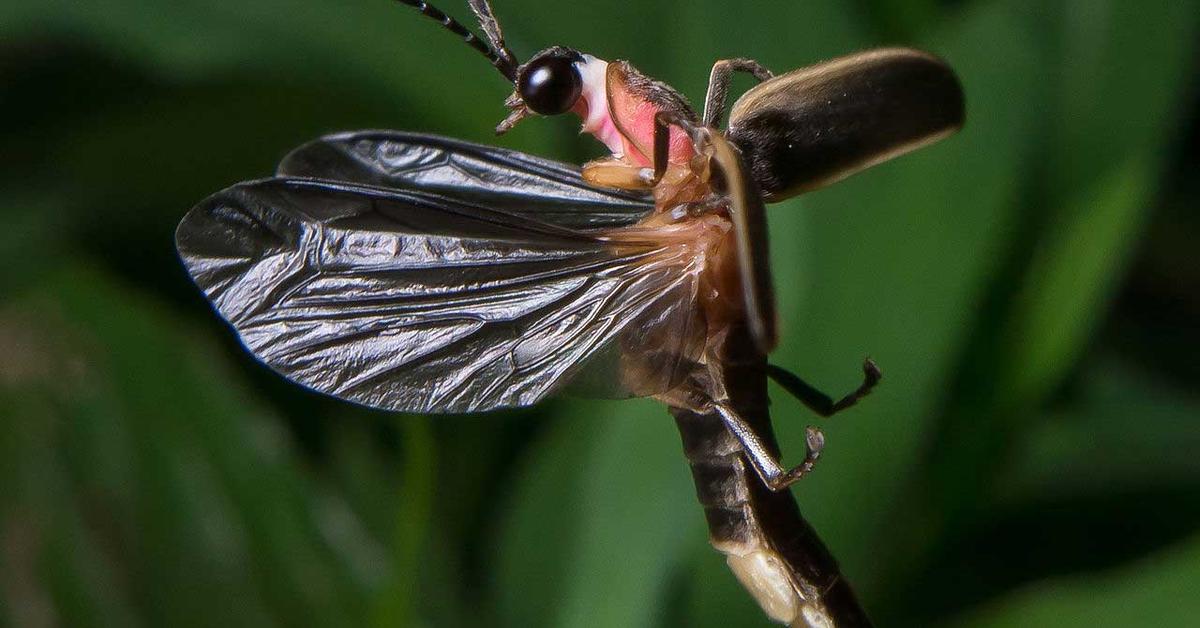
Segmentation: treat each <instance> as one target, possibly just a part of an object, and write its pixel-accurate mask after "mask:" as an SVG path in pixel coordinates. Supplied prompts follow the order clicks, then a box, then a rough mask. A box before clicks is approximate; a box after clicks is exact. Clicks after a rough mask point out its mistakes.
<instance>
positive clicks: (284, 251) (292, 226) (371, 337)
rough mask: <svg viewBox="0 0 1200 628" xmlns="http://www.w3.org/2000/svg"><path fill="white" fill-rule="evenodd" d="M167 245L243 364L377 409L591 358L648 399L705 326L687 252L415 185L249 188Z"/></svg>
mask: <svg viewBox="0 0 1200 628" xmlns="http://www.w3.org/2000/svg"><path fill="white" fill-rule="evenodd" d="M337 174H339V175H341V174H344V172H340V171H339V172H338V173H337ZM417 187H420V186H417ZM453 189H454V190H459V189H461V188H453ZM564 203H565V202H564ZM565 207H567V205H564V209H565ZM576 211H578V210H576ZM176 244H177V247H178V249H179V252H180V255H181V257H182V258H183V260H184V262H185V264H186V266H187V268H188V271H189V272H190V273H191V275H192V277H193V279H194V280H195V281H196V283H197V284H198V285H199V286H200V288H201V289H202V290H203V291H204V292H205V294H206V295H207V296H208V298H209V300H210V301H212V303H213V304H214V306H215V307H216V309H217V310H218V311H219V312H220V314H221V315H222V316H223V317H224V318H225V319H226V320H227V321H228V322H229V323H230V324H231V325H232V326H233V327H234V329H235V330H236V331H237V333H238V334H239V336H240V337H241V340H242V341H243V343H244V344H245V345H246V346H247V347H248V348H249V349H250V351H252V352H253V353H254V354H255V356H257V357H258V358H259V359H260V360H262V361H263V362H264V363H266V364H267V365H268V366H270V367H271V368H273V369H274V370H276V371H278V372H279V373H281V374H283V375H284V376H286V377H288V378H289V379H292V380H293V381H296V382H298V383H300V384H303V385H305V386H307V387H310V388H313V389H316V390H318V391H321V392H324V393H328V394H331V395H334V396H336V397H340V398H343V399H346V400H350V401H354V402H357V403H360V404H363V405H367V406H371V407H374V408H381V409H387V410H396V411H412V412H421V413H438V412H475V411H482V410H488V409H493V408H500V407H514V406H524V405H528V404H531V403H534V402H536V401H538V400H539V399H541V398H543V397H544V396H546V395H548V394H550V393H553V392H555V391H558V390H560V389H562V388H563V387H564V386H565V385H566V384H567V383H568V382H570V381H571V380H572V378H574V377H575V376H576V375H577V374H578V373H579V372H580V370H581V369H582V368H583V367H584V365H585V364H587V363H590V362H594V361H596V360H597V359H599V358H604V359H606V360H610V361H612V363H613V364H614V365H615V366H618V367H621V368H620V369H619V371H618V372H619V373H623V375H614V377H616V378H618V379H619V380H621V381H617V382H615V383H617V384H618V386H617V387H619V388H622V389H624V390H626V391H627V392H629V393H632V394H654V393H656V392H661V391H662V390H665V389H666V388H667V387H668V386H670V385H671V384H672V379H673V378H675V377H676V373H677V371H678V370H679V369H677V368H676V366H677V365H678V364H679V363H680V362H681V361H683V360H686V359H690V356H689V352H691V351H692V349H690V348H689V347H691V346H693V345H694V344H695V342H694V341H695V337H696V333H698V331H697V330H698V329H699V327H700V325H699V324H698V323H697V321H696V320H695V317H696V313H695V311H696V308H695V307H694V303H695V300H696V291H697V287H696V279H695V274H696V273H695V272H694V271H695V269H694V268H693V265H694V263H695V262H694V260H692V259H690V256H689V255H688V253H687V251H686V250H685V249H684V248H682V247H677V246H676V247H672V246H665V245H661V244H656V243H655V242H653V241H648V240H647V241H637V240H636V239H630V238H623V239H621V242H620V243H619V244H616V243H614V242H612V241H611V240H610V239H609V238H608V237H606V236H605V235H603V234H602V233H600V232H592V231H585V230H578V229H568V228H565V227H562V226H558V225H555V224H550V223H547V222H542V221H538V220H534V219H531V218H529V217H528V216H526V215H521V214H516V213H511V212H508V211H502V210H498V209H496V208H493V207H485V206H480V205H475V204H470V203H468V202H465V201H464V200H462V199H455V198H450V197H448V196H445V195H439V194H435V193H430V192H427V191H412V190H401V189H388V188H383V187H375V186H368V185H361V184H356V183H346V182H333V181H320V180H314V179H298V178H276V179H269V180H263V181H258V182H250V183H244V184H240V185H236V186H234V187H232V188H230V189H228V190H225V191H224V192H221V193H218V194H216V195H215V196H213V197H211V198H209V199H207V200H206V201H204V202H203V203H201V204H200V205H198V206H197V207H196V208H194V209H193V210H192V211H191V212H190V213H189V214H188V215H187V217H186V218H185V219H184V220H183V222H182V223H181V224H180V226H179V229H178V231H177V234H176Z"/></svg>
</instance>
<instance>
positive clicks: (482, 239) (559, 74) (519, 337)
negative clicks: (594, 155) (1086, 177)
mask: <svg viewBox="0 0 1200 628" xmlns="http://www.w3.org/2000/svg"><path fill="white" fill-rule="evenodd" d="M398 1H399V2H401V3H403V4H407V5H411V6H412V7H415V8H416V9H418V10H419V11H420V12H421V13H422V14H424V15H426V16H428V17H430V18H432V19H434V20H436V21H438V22H439V23H440V24H441V25H442V26H443V27H445V28H446V29H448V30H449V31H451V32H453V33H455V34H457V35H458V36H459V37H461V38H462V40H463V41H464V42H465V43H467V44H468V45H470V46H471V47H472V48H474V49H475V50H477V51H478V52H480V53H481V54H483V56H484V57H485V58H486V59H487V60H488V61H489V62H490V63H491V65H493V66H494V67H495V68H496V69H497V70H498V71H499V73H500V75H501V76H503V77H504V79H505V80H506V81H507V82H508V83H509V84H510V85H511V87H512V92H511V94H510V95H509V96H508V98H507V99H506V100H505V105H506V107H507V109H508V114H507V116H506V117H504V119H503V120H502V121H501V122H500V123H499V125H498V126H497V127H496V131H497V133H498V134H502V133H505V132H507V131H508V130H510V129H512V128H513V127H514V126H516V125H517V124H519V123H521V122H522V121H523V120H526V119H528V118H531V117H538V116H552V115H561V114H574V115H577V116H578V117H579V118H580V119H581V121H582V129H583V131H584V132H586V133H589V134H591V135H593V136H594V137H595V138H596V139H597V140H599V141H600V142H601V143H602V144H603V145H604V147H605V148H606V149H607V154H606V155H605V156H603V157H601V158H598V159H596V160H594V161H591V162H589V163H587V164H584V165H583V166H582V168H577V167H574V166H571V165H567V164H561V163H557V162H553V161H550V160H546V159H542V158H539V157H535V156H531V155H527V154H523V153H519V152H515V151H511V150H507V149H503V148H497V147H489V146H483V145H478V144H473V143H468V142H463V141H459V140H453V139H448V138H443V137H438V136H432V135H422V134H414V133H404V132H395V131H360V132H350V133H343V134H338V135H332V136H327V137H323V138H320V139H318V140H316V141H313V142H311V143H308V144H305V145H303V146H301V147H300V148H298V149H296V150H294V151H293V152H292V153H290V154H289V155H287V156H286V157H285V158H284V159H283V161H282V162H281V164H280V166H279V168H278V170H277V172H276V173H275V175H274V176H272V177H268V178H265V179H259V180H255V181H248V182H244V183H239V184H237V185H234V186H233V187H230V188H228V189H226V190H224V191H221V192H218V193H217V194H215V195H213V196H211V197H209V198H208V199H206V200H204V201H202V202H201V203H200V204H198V205H197V206H196V207H195V208H193V209H192V210H191V211H190V212H189V213H188V214H187V216H186V217H185V218H184V219H183V221H182V223H181V224H180V225H179V228H178V230H177V232H176V246H177V249H178V251H179V253H180V256H181V258H182V260H183V262H184V264H185V266H186V267H187V270H188V272H189V273H190V275H191V277H192V279H193V280H194V281H195V283H196V284H197V286H198V287H199V288H200V289H201V290H202V291H203V292H204V294H205V295H206V297H207V298H208V299H209V300H210V301H211V302H212V304H213V306H214V308H215V309H216V311H217V313H218V314H219V315H220V316H221V317H223V318H224V319H225V320H226V321H227V322H228V323H229V324H230V325H231V326H232V328H233V329H234V331H235V332H236V333H237V334H238V336H239V338H240V340H241V342H242V343H243V344H244V345H245V347H246V348H247V349H248V350H249V351H250V352H251V353H253V354H254V356H255V357H256V358H257V359H259V360H260V361H262V362H263V363H264V364H266V365H267V366H268V367H270V368H271V369H273V370H275V371H276V372H278V373H279V374H281V375H283V376H284V377H286V378H288V379H290V380H292V381H293V382H296V383H298V384H300V385H302V386H305V387H307V388H310V389H312V390H316V391H319V392H322V393H325V394H328V395H332V396H334V397H337V398H340V399H344V400H346V401H349V402H353V403H357V404H361V405H364V406H368V407H372V408H377V409H383V410H389V411H398V412H416V413H427V414H436V413H464V412H484V411H488V410H494V409H498V408H512V407H523V406H528V405H531V404H534V403H537V402H538V401H540V400H542V399H544V398H546V397H547V396H550V395H553V394H557V393H562V392H577V393H582V394H590V395H600V396H616V397H631V396H638V397H652V398H655V399H658V400H660V401H662V402H664V403H665V404H666V405H667V407H668V409H669V412H670V413H671V414H672V416H673V417H674V418H675V421H676V424H677V426H678V428H679V430H680V434H681V437H682V441H683V446H684V453H685V455H686V457H687V460H688V462H689V464H690V466H691V470H692V475H693V478H694V480H695V483H696V492H697V496H698V498H699V500H700V503H701V505H702V507H703V509H704V514H705V517H706V519H707V521H708V524H709V533H710V540H711V542H712V544H713V545H714V546H715V547H716V549H718V550H719V551H721V552H723V553H724V554H725V555H726V558H727V562H728V563H729V565H730V567H731V569H732V571H733V573H734V575H735V576H736V577H737V578H738V579H739V581H741V583H742V584H743V585H744V586H745V587H746V589H747V590H748V591H749V592H750V593H751V594H752V595H753V596H754V597H755V599H756V600H757V601H758V602H759V604H760V606H761V607H762V608H763V610H764V612H765V613H766V614H767V615H768V616H769V617H770V618H772V619H773V620H775V621H778V622H781V623H784V624H788V625H791V626H868V625H870V622H869V620H868V619H867V616H866V614H865V612H863V610H862V608H861V607H860V605H859V604H858V602H857V601H856V599H855V596H854V593H853V591H852V590H851V588H850V586H849V584H848V583H846V581H845V579H844V578H842V577H841V575H840V572H839V571H838V567H837V564H836V562H835V560H834V559H833V557H832V556H831V555H830V553H829V552H828V550H827V549H826V548H825V547H824V545H823V544H822V543H821V541H820V540H819V539H818V537H817V535H816V533H815V532H814V531H813V530H812V528H811V527H810V526H809V525H808V523H807V522H805V520H804V519H803V518H802V517H801V516H800V513H799V510H798V508H797V506H796V502H795V500H794V498H793V497H792V495H791V493H790V492H789V491H787V490H784V489H785V488H786V487H788V486H789V485H790V484H792V483H793V482H795V481H797V480H798V479H800V478H801V477H803V476H804V475H805V474H806V473H808V472H809V471H810V470H811V469H812V468H813V465H814V464H815V462H816V461H817V459H818V457H819V456H820V454H821V452H822V450H823V447H824V436H823V435H822V433H821V432H820V430H818V429H817V428H815V427H809V428H808V429H807V432H806V443H805V456H804V459H803V461H802V462H801V463H800V464H799V465H796V466H792V467H787V466H785V465H784V464H783V463H782V462H781V461H780V450H779V447H778V444H777V442H776V440H775V437H774V434H773V432H772V429H771V425H770V418H769V414H768V400H767V382H768V379H772V380H774V381H776V382H777V383H779V384H781V385H782V387H783V388H784V389H785V390H787V391H788V392H789V393H791V394H793V395H794V396H796V397H797V398H798V399H799V400H800V401H801V402H803V403H804V404H805V405H806V406H808V407H809V408H811V409H812V410H813V411H814V412H816V413H817V414H819V415H821V416H830V415H832V414H835V413H837V412H839V411H841V410H844V409H846V408H848V407H850V406H852V405H854V404H855V403H856V402H857V401H858V400H859V399H860V398H862V397H863V396H864V395H866V394H868V393H869V392H870V391H871V389H872V388H873V387H874V386H875V385H876V384H877V383H878V382H879V380H880V377H881V375H880V372H879V369H878V368H877V367H876V366H875V364H874V363H873V362H872V361H870V360H869V359H868V360H867V361H866V362H865V363H864V364H863V367H862V370H863V380H862V382H861V384H860V385H859V386H858V388H857V389H856V390H854V391H853V392H851V393H850V394H848V395H846V396H845V397H842V398H841V399H840V400H838V401H834V399H833V398H832V397H830V396H828V395H826V394H824V393H822V392H820V391H818V390H817V389H816V388H814V387H813V386H811V385H809V384H807V383H806V382H804V380H802V379H801V378H799V377H798V376H796V375H794V374H792V373H790V372H788V371H786V370H785V369H783V368H781V367H778V366H776V365H773V364H769V363H768V361H767V355H768V353H769V352H770V351H771V350H772V349H773V348H774V347H775V345H776V343H777V330H776V322H775V320H776V312H775V304H774V291H773V284H772V280H771V274H770V266H769V264H768V255H767V253H768V249H767V229H766V219H765V203H771V202H777V201H780V200H783V199H787V198H790V197H792V196H795V195H797V194H800V193H803V192H806V191H810V190H814V189H817V188H820V187H823V186H826V185H829V184H831V183H834V182H836V181H839V180H841V179H843V178H845V177H847V176H850V175H852V174H854V173H856V172H859V171H861V170H863V169H866V168H868V167H870V166H872V165H875V164H878V163H881V162H883V161H886V160H888V159H891V158H893V157H896V156H899V155H901V154H904V153H907V152H909V151H912V150H915V149H916V148H919V147H921V146H924V145H927V144H930V143H932V142H935V141H937V140H939V139H941V138H943V137H946V136H947V135H950V134H952V133H953V132H954V131H956V130H957V129H959V128H960V127H961V126H962V124H963V122H964V118H965V116H964V111H965V109H964V99H963V94H962V89H961V87H960V85H959V82H958V79H957V78H956V76H955V74H954V72H953V71H952V70H951V69H950V67H949V66H948V65H947V64H946V63H945V62H943V61H942V60H940V59H938V58H937V57H935V56H933V55H930V54H928V53H925V52H921V51H917V50H912V49H906V48H886V49H878V50H869V51H865V52H859V53H855V54H851V55H848V56H845V57H841V58H837V59H833V60H830V61H825V62H823V63H818V64H816V65H813V66H809V67H806V68H802V69H798V70H793V71H790V72H786V73H782V74H775V73H774V72H772V71H770V70H768V69H767V68H766V67H764V66H763V65H762V64H760V63H758V62H756V61H753V60H751V59H727V60H721V61H717V62H716V63H715V64H714V65H713V68H712V72H711V75H710V80H709V85H708V91H707V94H706V96H705V98H704V106H703V109H702V110H701V111H700V112H699V113H697V111H696V110H695V109H693V108H692V106H691V105H690V104H689V102H688V100H687V99H686V98H684V96H683V95H681V94H680V93H679V92H678V91H676V90H675V89H673V88H671V87H670V86H668V85H667V84H665V83H662V82H660V81H658V80H655V79H653V78H650V77H648V76H646V75H645V74H643V73H641V72H639V71H638V70H637V69H636V68H634V67H633V66H632V65H631V64H630V63H628V62H626V61H605V60H603V59H600V58H597V57H595V56H592V55H590V54H587V53H584V52H581V51H578V50H575V49H572V48H568V47H564V46H553V47H550V48H546V49H545V50H542V51H541V52H538V53H537V54H535V55H533V56H532V57H530V58H529V60H527V61H525V62H519V61H518V60H517V57H516V55H514V54H513V52H512V51H511V50H510V49H509V47H508V46H507V44H506V43H505V39H504V35H503V32H502V31H501V28H500V25H499V22H498V21H497V20H496V17H495V15H494V13H493V11H492V8H491V6H490V5H489V4H488V2H487V0H468V2H469V5H470V8H471V10H472V12H473V13H474V15H475V17H476V18H477V21H478V25H479V28H480V30H481V31H482V37H481V36H479V35H476V34H475V33H474V32H472V31H471V30H470V29H468V28H467V27H466V26H464V25H462V24H461V23H460V22H458V21H456V20H454V19H453V18H451V17H449V16H447V15H446V14H445V13H443V12H442V11H441V10H439V9H437V8H435V7H434V6H432V5H430V4H429V3H427V2H421V1H419V0H398ZM738 72H740V73H746V74H749V75H750V76H752V77H753V78H754V79H755V80H757V81H758V83H757V84H756V85H755V86H754V87H752V88H751V89H749V90H748V91H746V92H745V93H744V94H742V95H741V96H740V97H739V98H738V99H737V100H736V101H735V102H734V103H733V104H732V106H729V104H728V99H729V90H730V82H731V79H732V76H733V74H734V73H738ZM726 113H728V116H727V117H728V121H727V122H726V123H724V124H723V121H724V119H725V118H726Z"/></svg>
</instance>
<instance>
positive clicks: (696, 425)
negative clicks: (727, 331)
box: [671, 334, 870, 628]
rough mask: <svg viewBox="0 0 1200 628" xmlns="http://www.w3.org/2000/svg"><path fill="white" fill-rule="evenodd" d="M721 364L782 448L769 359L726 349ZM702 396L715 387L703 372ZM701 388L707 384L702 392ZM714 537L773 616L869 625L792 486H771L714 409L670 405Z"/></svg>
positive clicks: (740, 403) (742, 408) (733, 392)
mask: <svg viewBox="0 0 1200 628" xmlns="http://www.w3.org/2000/svg"><path fill="white" fill-rule="evenodd" d="M737 335H738V334H731V336H730V341H729V342H728V344H727V347H729V348H730V349H733V348H734V347H745V348H746V349H744V350H743V352H747V351H753V349H752V347H753V344H752V343H751V342H750V341H749V339H748V338H743V339H741V342H738V340H737V339H736V336H737ZM726 357H727V358H732V360H730V361H727V362H724V363H723V366H722V368H721V370H720V372H721V374H722V375H723V376H724V379H725V389H726V391H727V394H728V397H729V399H730V401H731V402H732V404H733V405H734V407H735V408H737V410H738V411H739V413H741V414H742V416H743V417H744V418H745V419H746V420H747V421H748V422H749V423H750V424H751V425H752V426H753V427H754V428H755V430H756V431H758V433H759V434H760V435H761V436H762V438H763V440H765V441H766V442H768V443H769V445H770V446H771V447H772V448H773V449H775V450H776V453H777V452H778V447H777V445H776V443H775V437H774V434H773V432H772V430H771V426H770V419H769V416H768V413H767V391H766V385H767V381H766V374H765V365H766V363H765V359H764V358H762V357H761V356H758V357H755V356H752V355H746V356H742V359H738V358H737V357H736V356H732V355H728V354H727V355H726ZM694 385H695V388H696V389H697V390H693V391H690V392H693V393H694V394H697V395H707V394H709V392H708V391H710V390H713V388H712V387H711V386H708V385H706V382H705V376H703V375H701V376H698V377H697V379H696V380H694ZM698 389H707V390H705V392H703V393H701V392H700V391H699V390H698ZM671 414H672V415H673V416H674V417H675V421H676V424H677V425H678V427H679V433H680V435H681V437H682V439H683V448H684V453H685V454H686V456H687V459H688V462H689V463H690V464H691V467H692V476H693V478H694V480H695V483H696V494H697V497H698V498H699V500H700V504H701V506H703V508H704V515H705V518H706V519H707V520H708V528H709V538H710V540H711V542H712V544H713V547H715V548H716V549H717V550H719V551H721V552H722V553H724V554H725V555H726V557H727V561H728V563H729V566H730V568H731V569H732V570H733V572H734V574H735V575H736V576H737V578H738V580H739V581H740V582H741V583H742V585H743V586H745V587H746V589H747V590H749V591H750V593H751V594H753V595H754V597H755V598H756V599H757V600H758V602H759V604H760V605H761V606H762V607H763V610H764V611H766V613H767V614H768V615H770V616H771V618H772V619H774V620H776V621H779V622H783V623H786V624H788V625H790V626H794V627H808V626H811V627H814V628H816V627H832V626H837V627H839V628H845V627H852V626H853V627H858V626H870V621H869V620H868V619H867V617H866V616H865V615H863V614H862V611H861V610H860V607H859V606H858V603H857V601H856V600H855V598H854V592H853V591H852V590H851V589H850V587H849V585H848V584H847V583H846V582H845V581H844V580H843V579H842V578H841V576H840V572H839V570H838V567H837V563H836V562H835V561H834V559H833V557H832V556H831V555H830V553H829V551H828V550H827V549H825V546H824V544H823V543H821V540H820V539H819V538H817V535H816V532H814V531H813V529H812V527H811V526H809V525H808V522H806V521H805V520H804V519H803V517H801V516H800V510H799V508H798V507H797V505H796V500H795V498H794V497H793V496H792V494H791V492H790V491H786V490H785V491H780V492H778V493H776V492H772V491H771V490H770V489H768V488H767V487H766V486H765V485H764V484H763V483H762V481H761V480H760V479H759V477H758V475H757V474H756V473H755V471H754V468H753V467H752V466H751V465H750V462H749V461H748V460H747V459H746V457H745V455H744V454H743V453H742V447H741V444H740V443H739V442H738V440H737V439H736V438H735V437H734V436H733V434H732V433H730V431H729V430H728V429H726V427H725V424H724V422H723V421H722V420H721V417H720V416H719V415H718V414H717V413H716V412H715V411H712V412H696V411H693V410H688V409H684V408H678V407H672V408H671Z"/></svg>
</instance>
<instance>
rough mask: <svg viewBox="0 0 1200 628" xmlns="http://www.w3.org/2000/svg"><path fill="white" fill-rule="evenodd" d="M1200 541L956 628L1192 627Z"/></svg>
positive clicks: (1016, 598)
mask: <svg viewBox="0 0 1200 628" xmlns="http://www.w3.org/2000/svg"><path fill="white" fill-rule="evenodd" d="M1198 581H1200V538H1192V539H1191V540H1190V541H1188V542H1186V543H1182V544H1180V545H1179V546H1178V547H1173V548H1171V549H1170V550H1168V551H1164V552H1160V553H1159V554H1157V555H1155V556H1151V557H1149V558H1147V559H1145V560H1142V561H1139V562H1138V563H1137V564H1134V565H1130V566H1128V567H1125V568H1122V569H1117V570H1113V571H1111V572H1108V573H1103V574H1098V575H1087V576H1078V577H1069V578H1060V579H1057V580H1053V581H1049V582H1043V583H1038V584H1036V585H1035V586H1031V587H1028V588H1027V589H1026V590H1024V591H1019V592H1017V593H1015V594H1013V595H1009V596H1007V597H1006V598H1004V599H1001V600H998V601H996V602H993V603H989V604H987V605H985V606H984V607H983V608H981V609H979V610H977V611H973V612H971V613H970V614H968V615H967V616H966V617H965V618H963V619H961V620H958V621H954V622H952V623H950V624H949V625H951V626H955V627H956V628H1001V627H1007V626H1021V627H1022V628H1042V627H1043V626H1044V627H1046V628H1073V627H1076V626H1078V627H1079V628H1106V627H1109V626H1111V627H1114V628H1116V627H1124V626H1189V625H1191V624H1193V623H1194V622H1195V619H1196V617H1197V615H1200V596H1197V595H1195V585H1196V582H1198Z"/></svg>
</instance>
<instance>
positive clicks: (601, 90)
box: [575, 54, 625, 159]
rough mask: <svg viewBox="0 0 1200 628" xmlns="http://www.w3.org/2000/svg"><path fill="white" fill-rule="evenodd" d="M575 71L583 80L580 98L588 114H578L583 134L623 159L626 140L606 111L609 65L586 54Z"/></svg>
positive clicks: (577, 63) (576, 64) (576, 65)
mask: <svg viewBox="0 0 1200 628" xmlns="http://www.w3.org/2000/svg"><path fill="white" fill-rule="evenodd" d="M575 67H576V68H577V69H578V70H579V76H580V78H581V79H583V93H582V94H581V95H580V97H581V98H582V99H583V101H584V103H585V104H586V106H587V113H586V114H582V113H581V114H580V115H582V116H583V132H584V133H591V134H592V135H594V136H595V137H596V139H598V140H600V141H601V142H604V145H605V146H607V147H608V150H609V151H611V152H612V154H613V157H616V158H618V159H620V158H621V157H624V156H625V138H623V137H622V136H621V132H620V131H618V130H617V126H616V125H615V124H613V121H612V114H611V113H610V112H609V110H608V62H607V61H605V60H604V59H597V58H596V57H593V56H592V55H588V54H585V55H583V61H578V62H576V63H575Z"/></svg>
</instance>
